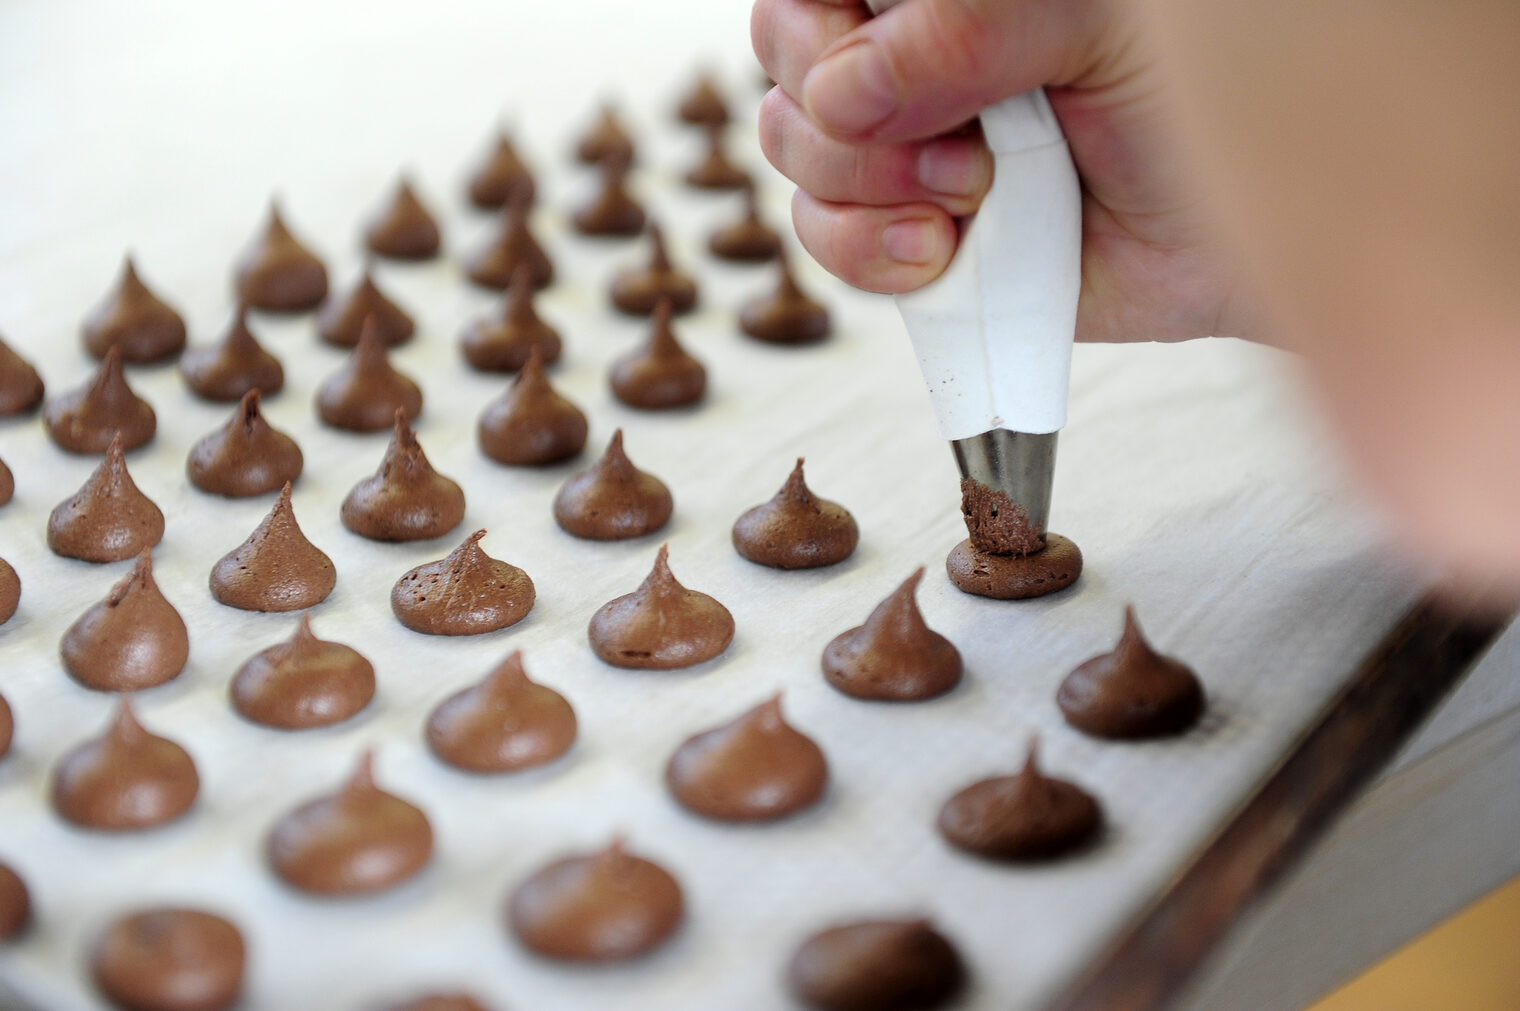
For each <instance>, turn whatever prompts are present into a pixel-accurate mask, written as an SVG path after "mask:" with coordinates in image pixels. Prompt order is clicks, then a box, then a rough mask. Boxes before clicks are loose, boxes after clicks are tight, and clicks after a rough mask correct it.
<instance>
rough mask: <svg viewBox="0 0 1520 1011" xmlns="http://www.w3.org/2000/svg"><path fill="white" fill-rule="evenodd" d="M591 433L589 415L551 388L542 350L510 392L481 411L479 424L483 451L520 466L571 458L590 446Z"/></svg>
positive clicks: (525, 365) (533, 352) (534, 353)
mask: <svg viewBox="0 0 1520 1011" xmlns="http://www.w3.org/2000/svg"><path fill="white" fill-rule="evenodd" d="M586 432H587V427H586V415H585V413H584V412H583V411H582V410H581V409H580V408H579V407H576V406H575V405H574V404H572V403H571V402H570V401H568V400H566V399H565V398H564V397H562V396H560V395H559V393H558V392H556V391H555V389H554V387H552V386H550V385H549V378H548V377H547V376H546V375H544V360H543V357H542V355H540V353H539V351H538V349H537V348H534V349H532V350H531V351H529V352H528V360H527V361H525V362H524V363H523V367H522V369H521V371H519V372H518V373H517V378H516V379H514V380H512V385H511V386H509V387H507V389H506V392H504V393H503V394H502V395H501V396H499V397H497V398H496V399H495V400H493V401H491V402H490V403H489V404H487V405H486V408H485V410H483V411H481V412H480V422H479V424H478V425H477V426H476V434H477V436H478V437H479V439H480V449H481V452H483V453H485V454H486V456H489V457H490V458H491V459H493V460H496V461H498V462H499V463H505V464H509V465H512V466H516V467H541V466H544V465H546V464H551V463H559V462H560V461H561V460H568V459H570V458H571V457H572V456H575V455H576V454H577V453H579V452H580V451H581V450H582V449H583V448H584V447H585V445H586Z"/></svg>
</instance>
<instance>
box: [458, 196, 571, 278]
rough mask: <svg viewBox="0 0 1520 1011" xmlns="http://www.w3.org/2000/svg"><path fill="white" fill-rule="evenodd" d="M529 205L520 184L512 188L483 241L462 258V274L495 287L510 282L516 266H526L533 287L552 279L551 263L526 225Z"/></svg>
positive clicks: (530, 207)
mask: <svg viewBox="0 0 1520 1011" xmlns="http://www.w3.org/2000/svg"><path fill="white" fill-rule="evenodd" d="M532 209H533V205H532V202H531V200H530V199H529V197H528V190H526V189H525V188H521V187H519V188H518V189H516V190H514V191H513V193H512V195H511V196H510V197H509V198H508V200H507V205H506V207H505V209H503V210H502V212H501V216H500V218H499V219H498V220H497V223H496V226H495V228H494V229H493V231H492V232H491V234H490V235H488V236H487V237H486V241H485V242H484V243H483V244H482V245H481V246H480V247H478V248H477V249H476V250H475V251H474V252H472V253H470V254H469V255H468V256H466V257H465V259H464V269H465V274H466V275H468V276H469V278H470V280H472V281H474V282H475V283H476V284H478V285H480V286H482V287H485V288H495V289H497V290H498V291H499V290H501V289H503V288H505V287H507V286H508V285H510V284H511V283H512V274H513V273H514V272H515V271H516V270H517V268H518V267H526V268H527V269H528V273H529V274H530V275H531V276H532V278H533V285H534V287H536V288H542V287H544V286H546V285H547V284H548V283H549V282H550V281H552V280H554V264H553V263H552V262H551V261H550V260H549V256H548V254H547V253H545V252H544V248H543V247H542V246H540V245H539V244H538V240H537V239H536V238H534V237H533V232H532V230H531V229H530V228H529V222H528V218H529V214H530V212H531V211H532Z"/></svg>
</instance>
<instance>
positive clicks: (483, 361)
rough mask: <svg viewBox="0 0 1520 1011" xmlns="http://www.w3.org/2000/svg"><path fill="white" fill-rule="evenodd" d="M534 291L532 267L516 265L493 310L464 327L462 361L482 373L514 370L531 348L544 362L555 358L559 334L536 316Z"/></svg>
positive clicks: (460, 341) (461, 345)
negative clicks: (501, 297)
mask: <svg viewBox="0 0 1520 1011" xmlns="http://www.w3.org/2000/svg"><path fill="white" fill-rule="evenodd" d="M534 291H535V288H534V285H533V272H532V270H531V269H530V268H529V267H528V266H527V265H526V264H524V265H520V266H519V267H518V268H517V270H516V271H515V272H514V273H513V274H512V283H511V285H510V286H509V287H508V288H507V294H506V297H505V298H503V299H502V300H501V301H500V302H499V303H497V307H496V309H494V310H493V311H492V312H491V313H490V314H489V315H487V316H483V317H481V318H479V319H475V320H472V321H471V322H470V323H469V324H468V325H467V326H465V328H464V333H463V335H461V336H460V338H459V345H460V348H461V349H462V350H463V351H464V360H465V361H467V362H469V363H470V365H471V366H473V367H474V368H477V369H479V370H481V371H482V372H516V371H517V370H518V369H520V368H522V367H523V363H524V362H526V361H527V360H528V355H529V353H530V352H532V351H534V350H537V351H538V353H539V356H540V357H541V358H542V359H543V360H544V361H545V362H557V361H559V355H560V349H561V346H562V345H561V342H560V339H559V333H558V332H557V331H556V330H555V329H554V328H553V327H552V326H550V325H549V324H547V323H545V322H544V321H543V320H541V319H539V317H538V312H537V311H536V310H535V309H534V308H533V295H534Z"/></svg>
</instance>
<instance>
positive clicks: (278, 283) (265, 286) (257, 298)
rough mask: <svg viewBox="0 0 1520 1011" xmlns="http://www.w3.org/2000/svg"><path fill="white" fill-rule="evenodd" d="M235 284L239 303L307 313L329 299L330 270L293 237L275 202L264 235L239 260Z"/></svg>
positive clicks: (248, 247) (251, 243)
mask: <svg viewBox="0 0 1520 1011" xmlns="http://www.w3.org/2000/svg"><path fill="white" fill-rule="evenodd" d="M235 281H236V287H237V294H238V298H239V299H241V300H242V301H243V302H245V303H247V304H248V305H249V306H251V307H253V308H255V309H268V310H270V311H272V312H304V311H305V310H307V309H315V308H316V307H317V306H318V305H319V304H321V302H322V300H323V299H324V298H326V297H327V268H326V267H324V266H322V261H321V260H319V259H317V257H316V255H315V254H314V253H312V251H311V250H309V249H307V248H306V247H305V246H304V245H302V243H301V241H300V240H299V239H297V238H296V237H295V236H294V235H292V234H291V232H290V229H289V228H288V227H286V225H285V219H284V218H283V217H282V216H281V215H280V205H279V204H278V203H277V202H275V201H270V204H269V222H268V224H266V225H265V226H264V231H263V232H261V233H260V234H259V235H257V236H255V237H254V239H253V241H251V242H250V243H249V244H248V245H247V246H246V247H244V249H243V252H242V254H241V255H240V256H239V257H238V261H237V267H236V270H235Z"/></svg>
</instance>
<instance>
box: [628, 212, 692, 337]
mask: <svg viewBox="0 0 1520 1011" xmlns="http://www.w3.org/2000/svg"><path fill="white" fill-rule="evenodd" d="M645 231H646V232H647V233H648V234H649V260H648V262H647V263H645V264H644V265H643V266H637V267H627V268H625V269H623V270H622V271H620V272H619V273H618V274H617V276H616V277H614V278H613V279H612V288H611V290H610V292H609V296H610V297H611V299H612V304H613V306H614V307H616V308H617V309H619V310H620V311H622V312H625V313H628V314H629V315H630V316H648V315H649V314H650V313H652V312H654V307H655V305H656V304H657V303H658V302H659V301H660V299H661V298H662V297H664V298H668V299H670V308H671V311H672V312H675V313H678V314H679V313H684V312H689V311H691V309H692V308H693V307H694V306H695V305H696V304H697V282H696V281H694V280H692V278H691V275H689V274H686V273H683V272H682V271H679V270H677V269H676V268H675V267H674V266H672V265H671V262H670V254H669V253H668V252H667V251H666V249H665V233H664V232H662V231H661V230H660V226H659V225H657V224H655V223H654V222H650V223H649V226H648V227H647V228H646V229H645Z"/></svg>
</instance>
